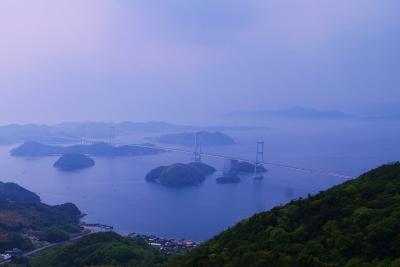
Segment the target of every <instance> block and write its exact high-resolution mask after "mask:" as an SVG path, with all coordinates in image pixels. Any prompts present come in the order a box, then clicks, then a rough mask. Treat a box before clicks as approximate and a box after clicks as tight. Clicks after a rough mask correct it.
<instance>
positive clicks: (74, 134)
mask: <svg viewBox="0 0 400 267" xmlns="http://www.w3.org/2000/svg"><path fill="white" fill-rule="evenodd" d="M254 129H260V128H259V127H249V126H223V125H219V126H218V125H216V126H204V127H201V126H194V125H178V124H172V123H168V122H162V121H149V122H130V121H126V122H118V123H112V122H90V121H89V122H65V123H60V124H56V125H43V124H33V123H31V124H8V125H1V126H0V144H16V143H22V142H28V141H34V142H40V143H44V144H62V145H63V144H76V143H77V142H79V141H80V140H81V139H87V137H88V136H90V137H91V138H95V139H97V140H99V139H103V140H105V139H108V138H109V137H110V134H112V133H115V135H116V136H127V135H131V134H135V133H172V132H190V131H206V130H207V131H225V130H229V131H248V130H254Z"/></svg>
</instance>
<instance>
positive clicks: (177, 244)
mask: <svg viewBox="0 0 400 267" xmlns="http://www.w3.org/2000/svg"><path fill="white" fill-rule="evenodd" d="M128 236H130V237H135V238H138V239H142V240H144V241H145V242H146V243H148V244H149V245H151V246H153V247H156V248H158V249H159V250H161V251H162V252H165V253H166V254H175V253H179V252H182V251H186V250H189V249H192V248H195V247H198V246H199V245H200V244H201V242H198V241H192V240H185V239H172V238H163V237H157V236H154V235H142V234H136V233H131V234H129V235H128Z"/></svg>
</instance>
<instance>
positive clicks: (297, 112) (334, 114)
mask: <svg viewBox="0 0 400 267" xmlns="http://www.w3.org/2000/svg"><path fill="white" fill-rule="evenodd" d="M226 115H227V116H228V117H233V118H256V119H257V118H281V119H321V120H327V119H330V120H332V119H335V120H400V115H396V114H394V115H385V116H381V115H380V116H370V115H369V116H358V115H354V114H350V113H346V112H342V111H339V110H318V109H314V108H309V107H302V106H296V107H292V108H287V109H280V110H239V111H234V112H230V113H227V114H226Z"/></svg>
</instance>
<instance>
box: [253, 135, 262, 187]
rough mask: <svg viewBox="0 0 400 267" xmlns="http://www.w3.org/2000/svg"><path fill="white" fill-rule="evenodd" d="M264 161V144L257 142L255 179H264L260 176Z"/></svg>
mask: <svg viewBox="0 0 400 267" xmlns="http://www.w3.org/2000/svg"><path fill="white" fill-rule="evenodd" d="M263 161H264V142H257V150H256V160H255V162H254V179H262V178H264V177H263V176H262V174H259V169H260V168H261V167H262V166H263V164H262V162H263Z"/></svg>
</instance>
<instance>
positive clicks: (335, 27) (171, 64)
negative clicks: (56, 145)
mask: <svg viewBox="0 0 400 267" xmlns="http://www.w3.org/2000/svg"><path fill="white" fill-rule="evenodd" d="M399 10H400V1H398V0H358V1H355V0H326V1H325V0H290V1H289V0H287V1H286V0H274V1H272V0H271V1H270V0H259V1H255V0H254V1H252V0H243V1H242V0H190V1H188V0H180V1H179V0H84V1H83V0H57V1H54V0H30V1H22V0H1V2H0V123H7V122H30V121H32V122H57V121H66V120H132V121H146V120H169V121H179V122H190V121H193V122H197V121H204V120H205V119H207V118H211V117H212V116H213V115H216V116H217V115H219V114H221V113H224V112H227V111H232V110H238V109H276V108H285V107H289V106H292V105H305V106H312V107H316V108H321V109H331V108H338V109H344V110H353V109H360V108H362V107H372V106H374V105H382V103H385V102H390V103H396V102H400V11H399Z"/></svg>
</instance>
